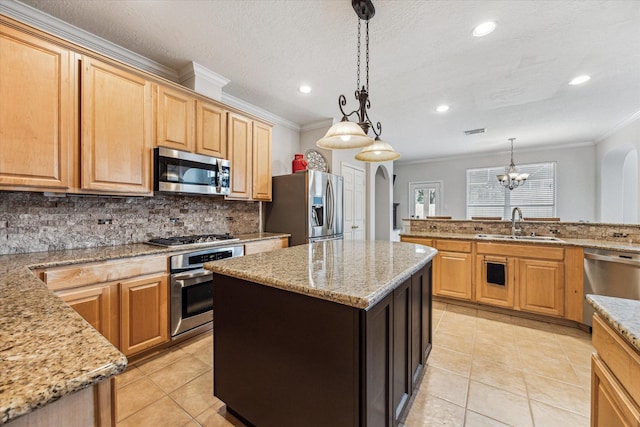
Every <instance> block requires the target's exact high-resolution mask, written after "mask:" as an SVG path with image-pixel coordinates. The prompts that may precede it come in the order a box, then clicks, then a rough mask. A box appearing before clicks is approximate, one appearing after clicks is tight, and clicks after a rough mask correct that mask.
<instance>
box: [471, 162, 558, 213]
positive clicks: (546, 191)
mask: <svg viewBox="0 0 640 427" xmlns="http://www.w3.org/2000/svg"><path fill="white" fill-rule="evenodd" d="M518 172H520V173H528V174H529V178H528V179H527V180H526V181H525V183H524V184H523V185H521V186H520V187H516V188H514V189H513V190H509V189H508V188H506V187H503V186H502V185H501V184H500V183H499V182H498V178H496V176H497V175H500V174H502V173H505V167H504V166H497V167H490V168H479V169H467V219H471V217H472V216H501V217H502V218H504V219H510V218H511V211H512V210H513V208H514V207H516V206H517V207H519V208H520V209H521V210H522V214H523V216H525V217H555V216H556V162H548V163H533V164H523V165H518Z"/></svg>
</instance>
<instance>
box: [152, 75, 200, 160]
mask: <svg viewBox="0 0 640 427" xmlns="http://www.w3.org/2000/svg"><path fill="white" fill-rule="evenodd" d="M194 104H195V100H194V99H193V98H192V97H191V96H190V95H189V94H187V93H184V92H181V91H178V90H175V89H171V88H168V87H164V86H157V90H156V112H157V115H158V116H157V125H156V145H157V146H158V145H159V146H162V147H168V148H175V149H177V150H184V151H189V152H193V146H194V143H193V141H194V138H193V125H194V122H195V120H194Z"/></svg>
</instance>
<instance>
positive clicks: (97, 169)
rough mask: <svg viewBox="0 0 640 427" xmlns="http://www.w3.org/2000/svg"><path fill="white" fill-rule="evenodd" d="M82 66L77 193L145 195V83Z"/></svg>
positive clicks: (86, 62)
mask: <svg viewBox="0 0 640 427" xmlns="http://www.w3.org/2000/svg"><path fill="white" fill-rule="evenodd" d="M82 62H83V74H82V99H81V101H82V102H81V104H82V105H81V110H82V141H81V144H82V150H81V152H82V189H83V190H96V191H104V192H108V193H132V194H145V195H151V194H152V187H151V173H150V170H151V169H150V167H151V146H152V143H151V134H152V132H151V125H152V118H151V83H149V82H148V81H146V80H145V79H144V78H142V77H140V76H137V75H135V74H132V73H129V72H126V71H123V70H121V69H119V68H116V67H113V66H111V65H108V64H105V63H103V62H100V61H97V60H95V59H92V58H88V57H83V58H82Z"/></svg>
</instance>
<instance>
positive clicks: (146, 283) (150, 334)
mask: <svg viewBox="0 0 640 427" xmlns="http://www.w3.org/2000/svg"><path fill="white" fill-rule="evenodd" d="M168 299H169V291H168V287H167V275H166V274H163V275H156V276H151V277H145V278H140V279H132V280H128V281H123V282H121V283H120V342H121V346H120V351H122V353H124V354H125V356H129V355H131V354H134V353H138V352H140V351H142V350H146V349H148V348H150V347H153V346H156V345H158V344H162V343H165V342H167V341H169V316H168V313H169V308H168Z"/></svg>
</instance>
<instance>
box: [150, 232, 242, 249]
mask: <svg viewBox="0 0 640 427" xmlns="http://www.w3.org/2000/svg"><path fill="white" fill-rule="evenodd" d="M235 240H240V239H239V238H237V237H233V236H232V235H230V234H229V233H225V234H200V235H193V236H174V237H167V238H161V237H157V238H154V239H151V240H149V242H148V243H150V244H152V245H158V246H165V247H170V246H186V245H211V244H212V243H222V242H233V241H235Z"/></svg>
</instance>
